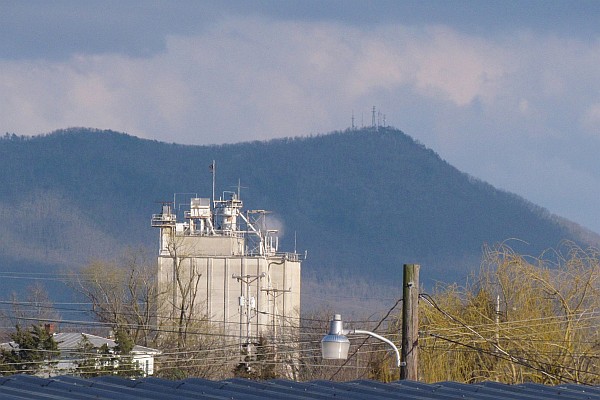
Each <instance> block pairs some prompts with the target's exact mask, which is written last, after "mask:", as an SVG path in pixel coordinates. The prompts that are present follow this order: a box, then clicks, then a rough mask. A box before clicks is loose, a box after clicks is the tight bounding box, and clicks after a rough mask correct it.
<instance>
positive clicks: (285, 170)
mask: <svg viewBox="0 0 600 400" xmlns="http://www.w3.org/2000/svg"><path fill="white" fill-rule="evenodd" d="M212 160H216V167H217V168H216V179H217V188H218V191H217V193H220V192H221V191H224V190H237V189H236V186H237V185H238V182H240V183H241V185H240V186H241V190H242V199H243V200H244V202H245V205H246V208H261V209H268V210H272V211H273V216H274V219H273V222H274V223H276V224H277V225H278V226H279V227H281V228H283V231H284V232H283V237H282V240H281V244H282V246H281V247H282V249H284V250H286V249H292V248H293V247H294V246H295V245H296V246H297V248H298V250H299V252H304V250H307V251H308V259H307V260H306V261H305V263H304V265H303V274H304V277H305V279H306V281H307V282H310V284H307V286H306V287H307V288H312V289H311V290H312V291H318V287H319V286H318V284H316V283H318V282H321V283H323V282H324V281H325V280H326V279H340V278H342V282H345V283H340V284H339V285H338V286H339V288H338V290H337V292H338V294H339V292H342V291H344V290H345V288H344V285H345V284H348V285H355V287H356V285H358V284H366V285H368V286H376V287H385V286H388V287H398V285H399V281H400V275H401V272H400V269H401V268H400V267H401V265H402V264H403V263H413V262H414V263H420V264H422V265H423V267H424V269H423V272H422V276H423V278H422V279H423V281H424V282H428V283H431V282H434V281H450V282H451V281H453V280H457V281H462V280H464V278H465V277H466V275H467V274H468V272H469V271H472V270H473V269H474V268H476V267H477V266H478V263H479V259H480V256H481V248H482V246H483V245H484V244H486V243H487V244H494V243H498V242H502V241H505V240H507V239H509V238H518V239H520V241H518V242H517V241H515V245H516V246H517V247H518V249H517V250H523V251H524V252H526V253H528V254H532V255H537V254H539V253H541V252H542V251H544V250H545V249H547V248H550V247H553V246H557V245H558V244H559V243H560V242H561V241H563V240H572V241H574V242H578V243H580V244H582V245H594V246H597V245H598V243H600V239H599V237H598V235H597V234H595V233H594V232H591V231H589V230H586V229H584V228H582V227H580V226H578V225H577V224H575V223H573V222H571V221H568V220H566V219H564V218H561V217H558V216H555V215H553V214H551V213H550V212H549V211H547V210H546V209H544V208H542V207H539V206H537V205H535V204H533V203H531V202H529V201H527V200H525V199H523V198H522V197H520V196H518V195H515V194H512V193H509V192H506V191H502V190H499V189H496V188H494V187H493V186H492V185H490V184H488V183H486V182H483V181H481V180H479V179H477V178H475V177H473V176H470V175H468V174H465V173H463V172H461V171H459V170H458V169H456V168H455V167H453V166H452V165H450V164H449V163H448V162H446V161H445V160H443V159H442V158H441V157H440V156H439V155H438V154H437V153H435V152H434V151H433V150H431V149H428V148H426V147H425V146H424V145H422V144H420V143H418V142H417V141H415V140H414V139H412V138H411V137H410V136H408V135H406V134H404V133H403V132H402V131H400V130H397V129H394V128H380V129H379V130H372V129H362V130H355V131H350V130H347V131H343V132H342V131H337V132H331V133H328V134H319V135H313V136H308V137H302V138H282V139H272V140H269V141H251V142H244V143H236V144H223V145H211V146H195V145H181V144H175V143H164V142H159V141H155V140H148V139H141V138H137V137H135V136H131V135H128V134H124V133H119V132H114V131H102V130H94V129H84V128H72V129H67V130H59V131H55V132H52V133H49V134H46V135H40V136H35V137H31V138H24V137H19V136H16V135H8V134H7V135H5V136H4V138H2V139H1V140H0V166H1V168H0V184H1V185H2V187H3V188H4V189H3V190H2V192H0V206H1V207H2V208H1V210H2V211H0V214H2V215H3V217H4V220H5V221H11V220H14V218H15V216H16V217H18V218H17V219H18V223H17V224H16V225H9V224H5V225H4V226H3V227H2V226H0V241H1V242H0V243H2V246H1V247H0V263H1V264H2V265H5V266H8V265H12V266H18V265H19V263H23V265H25V264H27V265H36V264H37V265H39V266H40V268H43V265H44V264H48V265H50V264H51V265H62V266H64V267H68V268H77V267H78V266H81V265H83V264H85V263H86V262H88V261H89V260H90V259H93V258H103V257H104V258H106V257H107V255H110V257H111V258H116V257H117V256H118V255H119V253H120V252H122V251H124V249H125V248H127V247H142V248H145V249H147V250H148V252H150V253H151V254H155V253H156V249H155V248H154V247H155V246H156V242H157V235H158V232H156V231H154V230H153V229H152V228H151V227H150V223H149V221H150V217H151V215H152V213H156V212H159V204H158V202H160V201H164V200H169V199H171V196H173V193H177V192H193V193H196V194H197V195H199V196H200V197H210V191H211V186H212V177H211V174H210V171H209V168H208V167H209V165H210V163H211V162H212ZM295 243H296V244H295ZM524 243H528V244H527V245H525V244H524ZM3 269H4V268H3ZM9 269H10V268H9ZM440 278H443V279H440ZM315 282H316V283H315ZM332 291H333V292H336V290H334V289H332Z"/></svg>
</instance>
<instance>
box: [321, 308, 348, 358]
mask: <svg viewBox="0 0 600 400" xmlns="http://www.w3.org/2000/svg"><path fill="white" fill-rule="evenodd" d="M349 349H350V341H349V340H348V338H347V337H346V335H345V334H344V322H343V321H342V317H341V316H340V314H335V315H334V316H333V320H331V321H330V323H329V333H328V334H327V335H325V337H323V339H321V356H322V357H323V358H324V359H326V360H345V359H347V358H348V350H349Z"/></svg>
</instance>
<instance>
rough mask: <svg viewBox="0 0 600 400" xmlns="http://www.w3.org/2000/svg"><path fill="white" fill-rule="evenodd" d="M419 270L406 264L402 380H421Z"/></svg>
mask: <svg viewBox="0 0 600 400" xmlns="http://www.w3.org/2000/svg"><path fill="white" fill-rule="evenodd" d="M419 268H420V265H418V264H404V273H403V290H402V299H403V300H402V350H401V353H400V355H401V361H402V365H401V367H400V379H408V380H411V381H417V380H419V375H418V368H417V367H418V354H419Z"/></svg>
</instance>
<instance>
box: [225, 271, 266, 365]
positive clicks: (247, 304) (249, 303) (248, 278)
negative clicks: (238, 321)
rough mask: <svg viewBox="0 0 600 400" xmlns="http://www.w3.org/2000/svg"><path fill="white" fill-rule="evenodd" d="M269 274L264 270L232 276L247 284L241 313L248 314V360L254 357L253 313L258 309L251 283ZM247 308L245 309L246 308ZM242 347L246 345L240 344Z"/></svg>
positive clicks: (241, 304)
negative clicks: (253, 273) (251, 290)
mask: <svg viewBox="0 0 600 400" xmlns="http://www.w3.org/2000/svg"><path fill="white" fill-rule="evenodd" d="M266 275H267V274H265V273H264V272H263V273H261V274H259V275H250V274H248V275H235V274H234V275H232V278H234V279H237V281H238V282H242V283H244V284H245V285H246V297H244V295H243V294H242V296H240V315H241V314H244V313H245V314H246V343H245V348H246V355H247V358H248V360H251V359H252V357H253V354H252V353H253V352H252V345H253V343H252V339H253V338H252V323H251V320H252V314H253V312H254V313H255V312H256V311H255V309H256V298H255V297H252V296H250V285H252V283H254V282H255V281H257V280H259V279H262V278H264V277H265V276H266ZM244 308H245V310H244ZM241 333H242V332H241V325H240V341H241ZM240 347H242V348H243V347H244V346H240ZM246 366H247V368H248V366H249V364H248V363H246Z"/></svg>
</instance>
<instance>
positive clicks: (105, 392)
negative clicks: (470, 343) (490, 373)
mask: <svg viewBox="0 0 600 400" xmlns="http://www.w3.org/2000/svg"><path fill="white" fill-rule="evenodd" d="M0 398H2V399H14V400H17V399H31V398H36V399H85V398H95V399H131V400H136V399H159V400H169V399H178V400H188V399H200V398H202V399H285V400H293V399H332V398H336V399H375V400H377V399H381V400H385V399H415V400H427V399H442V400H451V399H461V400H464V399H473V400H479V399H481V400H484V399H485V400H493V399H524V400H525V399H527V400H535V399H549V398H551V399H568V400H578V399H589V400H595V399H598V400H600V386H586V385H578V384H564V385H558V386H546V385H540V384H534V383H524V384H520V385H506V384H501V383H496V382H485V383H480V384H473V385H469V384H461V383H456V382H440V383H435V384H427V383H420V382H412V381H397V382H392V383H381V382H376V381H371V380H357V381H352V382H330V381H312V382H294V381H288V380H279V379H275V380H270V381H251V380H245V379H238V378H235V379H226V380H222V381H209V380H205V379H199V378H192V379H185V380H180V381H168V380H164V379H160V378H153V377H147V378H142V379H137V380H131V379H125V378H119V377H116V376H103V377H96V378H90V379H84V378H79V377H72V376H60V377H54V378H48V379H45V378H39V377H34V376H29V375H13V376H8V377H0Z"/></svg>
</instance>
